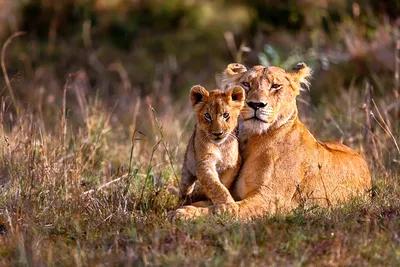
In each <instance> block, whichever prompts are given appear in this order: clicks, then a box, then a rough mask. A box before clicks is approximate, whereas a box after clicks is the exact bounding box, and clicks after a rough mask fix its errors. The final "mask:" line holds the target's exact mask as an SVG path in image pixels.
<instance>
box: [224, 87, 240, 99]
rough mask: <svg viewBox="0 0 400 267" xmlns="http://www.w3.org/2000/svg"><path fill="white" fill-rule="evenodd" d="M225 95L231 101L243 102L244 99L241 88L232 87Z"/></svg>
mask: <svg viewBox="0 0 400 267" xmlns="http://www.w3.org/2000/svg"><path fill="white" fill-rule="evenodd" d="M226 95H227V96H228V97H229V98H230V100H232V101H236V102H243V101H244V99H245V93H244V90H243V88H242V87H240V86H234V87H232V88H231V89H229V90H228V91H227V92H226Z"/></svg>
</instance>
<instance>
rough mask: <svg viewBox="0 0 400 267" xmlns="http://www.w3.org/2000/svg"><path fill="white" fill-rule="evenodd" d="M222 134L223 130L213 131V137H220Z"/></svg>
mask: <svg viewBox="0 0 400 267" xmlns="http://www.w3.org/2000/svg"><path fill="white" fill-rule="evenodd" d="M222 134H223V132H215V133H213V135H214V136H215V137H220V136H221V135H222Z"/></svg>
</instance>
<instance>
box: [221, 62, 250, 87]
mask: <svg viewBox="0 0 400 267" xmlns="http://www.w3.org/2000/svg"><path fill="white" fill-rule="evenodd" d="M246 71H247V68H246V67H245V66H243V65H242V64H239V63H231V64H229V65H228V66H227V67H226V69H225V70H224V72H223V73H222V78H221V87H222V88H223V89H224V90H227V89H229V88H230V87H231V86H233V85H237V84H238V82H239V80H240V78H242V77H243V74H244V73H245V72H246Z"/></svg>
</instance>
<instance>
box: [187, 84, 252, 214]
mask: <svg viewBox="0 0 400 267" xmlns="http://www.w3.org/2000/svg"><path fill="white" fill-rule="evenodd" d="M190 99H191V102H192V106H193V108H194V109H195V111H196V115H197V123H196V127H195V131H194V133H193V134H192V137H191V138H190V141H189V144H188V146H187V150H186V154H185V159H184V163H183V168H182V179H181V182H180V196H181V198H183V199H185V198H186V197H188V196H189V195H190V194H191V193H192V191H193V188H194V185H195V181H196V180H198V181H199V182H200V184H201V187H202V191H203V192H204V193H205V194H206V195H207V197H208V198H209V199H211V201H212V203H213V204H215V205H220V204H227V203H234V200H233V198H232V196H231V194H230V192H229V190H228V189H229V188H230V187H231V184H232V182H233V180H234V179H235V177H236V176H237V174H238V172H239V169H240V165H241V157H240V154H239V142H238V140H237V136H236V130H237V125H238V117H239V114H240V110H241V109H242V107H243V105H244V99H245V93H244V90H243V89H242V88H241V87H234V88H232V89H230V90H228V91H227V92H222V91H220V90H214V91H212V92H208V91H207V90H205V89H204V88H203V87H201V86H199V85H197V86H194V87H192V89H191V91H190ZM216 134H219V135H218V136H216ZM194 205H198V206H201V205H204V202H201V203H200V202H199V203H197V204H194Z"/></svg>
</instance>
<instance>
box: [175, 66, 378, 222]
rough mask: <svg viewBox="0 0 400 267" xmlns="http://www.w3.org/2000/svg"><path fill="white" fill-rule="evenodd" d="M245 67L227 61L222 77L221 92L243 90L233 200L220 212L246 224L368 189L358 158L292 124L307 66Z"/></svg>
mask: <svg viewBox="0 0 400 267" xmlns="http://www.w3.org/2000/svg"><path fill="white" fill-rule="evenodd" d="M245 69H246V68H245V67H244V66H243V65H240V64H237V63H234V64H230V65H228V67H227V69H226V70H225V72H224V74H223V83H224V86H225V87H224V88H229V87H230V86H232V85H240V86H242V87H243V88H244V89H245V91H246V105H245V107H244V108H243V109H242V112H241V116H242V120H241V121H240V123H239V124H240V126H239V138H240V146H241V152H242V153H241V154H242V158H243V165H242V168H241V171H240V173H239V176H238V178H237V180H236V182H235V183H234V184H233V185H232V189H231V193H232V195H233V197H234V198H235V199H236V200H238V201H237V202H235V203H228V204H226V205H223V207H222V210H227V211H229V212H231V213H233V214H235V215H238V216H239V217H240V218H242V219H249V218H251V217H259V216H263V215H264V214H266V213H275V212H277V211H283V212H286V211H289V210H291V209H293V208H295V207H298V206H302V205H307V204H318V205H321V206H328V207H331V206H334V205H337V204H338V203H341V202H344V201H347V200H349V199H350V198H351V197H352V196H356V195H362V194H363V193H365V192H366V191H368V190H369V189H370V188H371V177H370V173H369V170H368V166H367V163H366V162H365V160H364V159H363V158H362V157H361V156H360V155H359V154H357V153H356V152H355V151H353V150H352V149H350V148H348V147H346V146H345V145H343V144H341V143H337V142H325V143H323V142H319V141H317V140H316V139H315V138H314V136H313V135H312V134H311V133H310V132H309V131H308V130H307V128H306V126H305V125H304V124H303V123H302V122H301V121H300V120H299V118H298V114H297V113H298V112H297V106H296V96H297V95H299V93H300V90H301V84H305V85H308V81H307V79H308V78H309V77H310V75H311V69H310V68H309V67H307V66H306V65H305V64H304V63H299V64H298V65H297V66H296V68H295V69H294V70H293V71H290V72H286V71H284V70H283V69H281V68H278V67H263V66H254V67H253V68H251V69H249V70H247V69H246V71H244V70H245ZM220 209H221V208H219V210H220ZM213 212H215V208H214V207H213V206H210V207H199V208H197V207H193V206H185V207H183V208H181V209H179V210H177V211H176V215H177V216H178V217H183V218H191V217H195V216H200V215H206V214H211V213H213Z"/></svg>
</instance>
